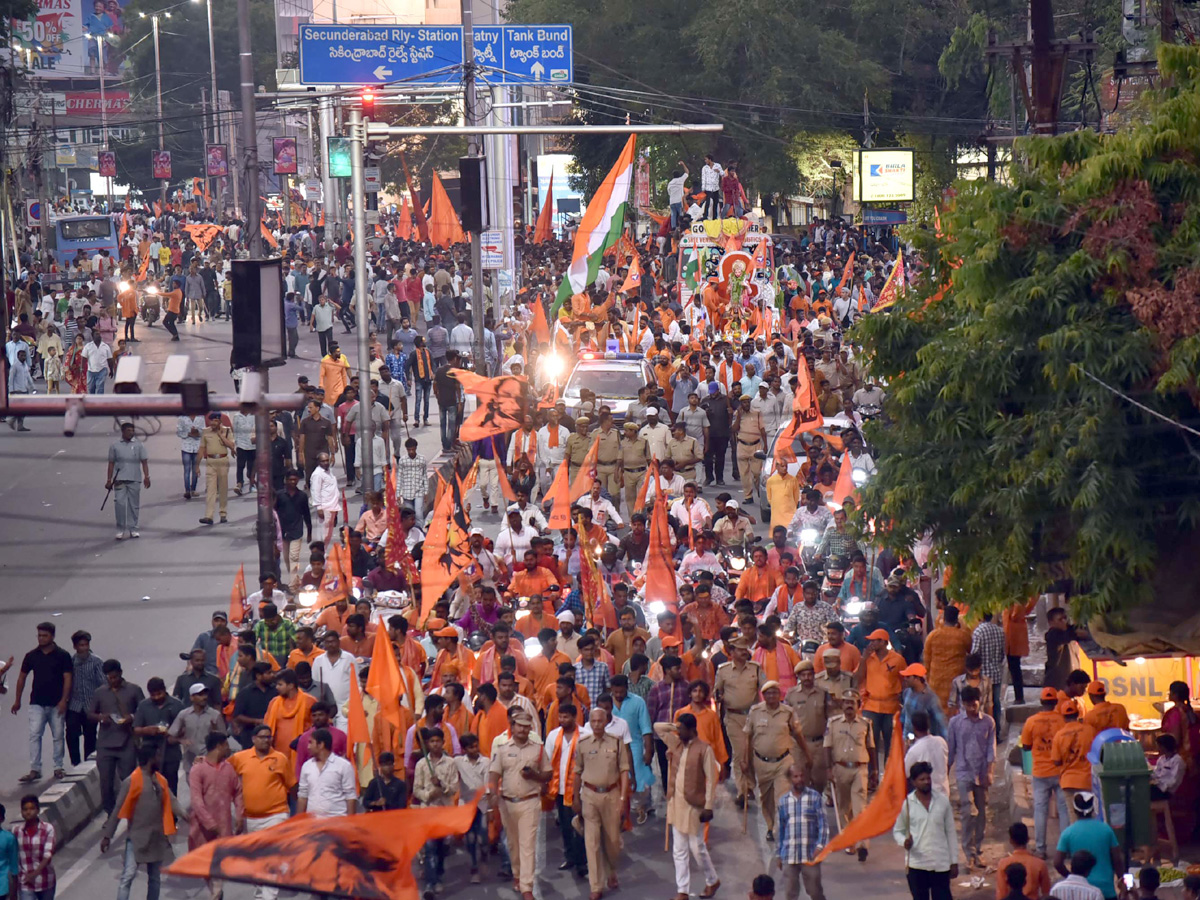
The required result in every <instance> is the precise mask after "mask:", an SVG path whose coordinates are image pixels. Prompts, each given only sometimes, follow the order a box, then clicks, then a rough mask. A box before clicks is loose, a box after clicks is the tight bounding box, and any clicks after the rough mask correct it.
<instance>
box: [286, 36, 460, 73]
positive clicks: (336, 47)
mask: <svg viewBox="0 0 1200 900" xmlns="http://www.w3.org/2000/svg"><path fill="white" fill-rule="evenodd" d="M462 61H463V34H462V27H461V26H458V25H445V26H436V25H301V26H300V82H301V83H302V84H376V85H383V84H390V83H392V82H397V81H407V82H416V83H424V84H430V83H442V82H457V81H459V80H460V79H461V77H462V72H461V70H460V68H458V67H461V66H462Z"/></svg>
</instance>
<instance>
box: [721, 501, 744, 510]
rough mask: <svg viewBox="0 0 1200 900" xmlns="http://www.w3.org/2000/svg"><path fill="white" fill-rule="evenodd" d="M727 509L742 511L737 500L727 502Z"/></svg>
mask: <svg viewBox="0 0 1200 900" xmlns="http://www.w3.org/2000/svg"><path fill="white" fill-rule="evenodd" d="M725 508H726V509H741V507H740V506H738V502H737V501H736V500H728V501H726V503H725Z"/></svg>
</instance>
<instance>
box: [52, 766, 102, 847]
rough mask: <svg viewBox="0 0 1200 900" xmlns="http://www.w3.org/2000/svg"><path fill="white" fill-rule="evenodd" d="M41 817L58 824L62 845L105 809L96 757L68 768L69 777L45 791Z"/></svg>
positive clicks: (56, 834) (58, 837) (59, 839)
mask: <svg viewBox="0 0 1200 900" xmlns="http://www.w3.org/2000/svg"><path fill="white" fill-rule="evenodd" d="M38 799H39V800H40V801H41V804H42V810H41V817H42V819H44V820H45V821H47V822H49V823H50V824H51V825H53V826H54V833H55V838H56V840H57V842H58V845H59V846H60V847H61V846H62V845H63V844H65V843H66V842H67V841H69V840H71V838H73V837H75V836H76V835H77V834H79V832H81V831H83V829H84V828H85V827H87V825H88V823H89V822H91V821H92V819H93V818H95V817H96V816H97V815H99V814H101V813H102V812H103V808H102V807H101V805H100V772H99V770H98V769H97V768H96V763H95V762H94V761H92V760H88V761H86V762H83V763H80V764H79V765H78V766H72V767H70V768H69V769H67V774H66V777H64V778H63V779H61V780H60V781H56V782H55V783H54V784H52V785H50V787H48V788H46V790H44V791H42V793H41V794H40V795H39V797H38Z"/></svg>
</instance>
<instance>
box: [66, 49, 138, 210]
mask: <svg viewBox="0 0 1200 900" xmlns="http://www.w3.org/2000/svg"><path fill="white" fill-rule="evenodd" d="M96 43H97V44H98V45H99V47H97V49H98V50H99V51H100V132H101V135H102V136H103V138H104V149H105V151H106V152H107V150H108V97H107V96H106V95H105V93H104V80H105V79H104V38H103V37H101V36H100V35H96ZM69 184H70V182H68V185H69ZM104 186H105V189H106V191H107V193H108V212H109V215H111V214H112V208H113V195H112V177H111V176H110V177H106V178H105V179H104ZM125 199H126V201H127V202H126V204H125V208H126V209H127V210H128V209H129V203H128V199H129V198H128V197H126V198H125Z"/></svg>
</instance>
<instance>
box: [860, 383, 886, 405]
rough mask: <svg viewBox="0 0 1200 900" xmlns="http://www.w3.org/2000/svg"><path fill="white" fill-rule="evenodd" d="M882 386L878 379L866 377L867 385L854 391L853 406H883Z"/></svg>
mask: <svg viewBox="0 0 1200 900" xmlns="http://www.w3.org/2000/svg"><path fill="white" fill-rule="evenodd" d="M883 398H884V393H883V388H881V387H880V386H879V379H877V378H868V379H867V386H866V387H861V388H859V389H858V390H857V391H855V392H854V405H855V406H883Z"/></svg>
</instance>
